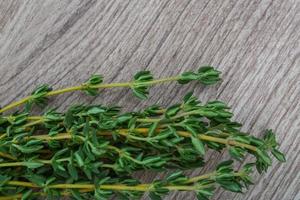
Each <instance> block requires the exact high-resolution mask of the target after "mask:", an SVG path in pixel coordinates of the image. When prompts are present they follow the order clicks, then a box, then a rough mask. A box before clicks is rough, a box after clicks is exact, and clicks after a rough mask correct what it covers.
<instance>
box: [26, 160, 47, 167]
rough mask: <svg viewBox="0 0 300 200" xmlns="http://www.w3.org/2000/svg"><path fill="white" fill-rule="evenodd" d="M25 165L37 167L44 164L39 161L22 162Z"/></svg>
mask: <svg viewBox="0 0 300 200" xmlns="http://www.w3.org/2000/svg"><path fill="white" fill-rule="evenodd" d="M22 163H23V165H24V166H26V167H28V168H29V169H35V168H39V167H42V166H43V165H44V164H43V163H41V162H38V161H25V162H22Z"/></svg>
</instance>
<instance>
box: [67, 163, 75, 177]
mask: <svg viewBox="0 0 300 200" xmlns="http://www.w3.org/2000/svg"><path fill="white" fill-rule="evenodd" d="M67 168H68V172H69V174H70V175H71V177H72V179H73V180H74V181H77V180H78V172H77V170H76V168H75V167H74V166H73V164H72V163H69V164H68V166H67Z"/></svg>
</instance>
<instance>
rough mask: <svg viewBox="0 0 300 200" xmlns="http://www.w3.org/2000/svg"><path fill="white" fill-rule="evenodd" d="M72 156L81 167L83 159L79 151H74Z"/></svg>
mask: <svg viewBox="0 0 300 200" xmlns="http://www.w3.org/2000/svg"><path fill="white" fill-rule="evenodd" d="M74 156H75V160H76V161H77V163H78V165H79V167H82V166H83V165H84V161H83V159H82V157H81V156H80V153H79V152H78V151H76V152H75V153H74Z"/></svg>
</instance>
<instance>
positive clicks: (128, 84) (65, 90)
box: [0, 76, 180, 113]
mask: <svg viewBox="0 0 300 200" xmlns="http://www.w3.org/2000/svg"><path fill="white" fill-rule="evenodd" d="M179 78H180V76H174V77H169V78H162V79H157V80H153V81H147V82H143V83H142V84H143V85H154V84H159V83H163V82H170V81H176V80H179ZM133 86H134V82H123V83H108V84H98V85H92V86H89V88H94V89H104V88H115V87H133ZM85 88H86V85H84V84H83V85H79V86H73V87H68V88H63V89H58V90H53V91H50V92H48V93H47V94H46V96H47V97H50V96H55V95H59V94H63V93H68V92H74V91H79V90H83V89H85ZM31 98H32V97H31V96H28V97H25V98H23V99H21V100H19V101H16V102H13V103H11V104H8V105H7V106H5V107H3V108H2V109H0V113H3V112H6V111H8V110H10V109H12V108H15V107H17V106H20V105H22V104H24V103H27V102H28V101H30V100H31Z"/></svg>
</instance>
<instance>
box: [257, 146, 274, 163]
mask: <svg viewBox="0 0 300 200" xmlns="http://www.w3.org/2000/svg"><path fill="white" fill-rule="evenodd" d="M256 153H257V155H258V156H259V158H261V160H262V161H263V162H264V163H265V164H266V165H268V166H271V164H272V160H271V158H270V156H269V155H268V154H267V153H266V152H265V151H262V150H260V149H257V150H256Z"/></svg>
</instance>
